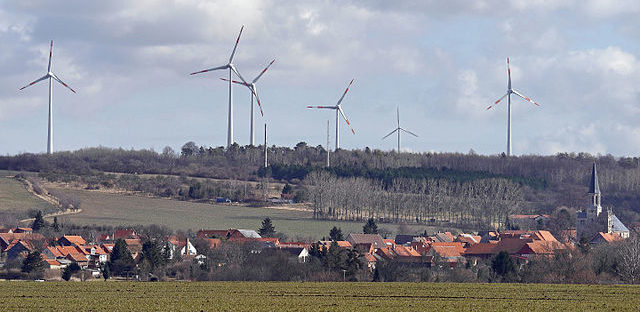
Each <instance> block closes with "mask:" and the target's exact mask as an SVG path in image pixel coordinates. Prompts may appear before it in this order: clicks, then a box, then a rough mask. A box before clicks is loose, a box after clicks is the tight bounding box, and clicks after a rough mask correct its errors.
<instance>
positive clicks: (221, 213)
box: [52, 188, 433, 239]
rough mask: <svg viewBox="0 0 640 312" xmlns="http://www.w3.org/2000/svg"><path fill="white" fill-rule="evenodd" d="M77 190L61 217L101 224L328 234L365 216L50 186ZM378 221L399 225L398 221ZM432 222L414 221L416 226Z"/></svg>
mask: <svg viewBox="0 0 640 312" xmlns="http://www.w3.org/2000/svg"><path fill="white" fill-rule="evenodd" d="M52 189H53V190H59V191H64V192H65V193H67V194H69V195H73V196H76V197H77V198H78V199H79V200H80V201H81V202H82V206H81V208H82V212H80V213H78V214H75V215H69V216H64V217H60V218H59V219H60V220H61V221H62V222H63V223H69V222H70V223H76V224H99V225H114V226H117V225H136V224H142V225H148V224H164V225H167V226H169V227H171V228H173V229H176V230H187V229H192V230H199V229H202V228H218V229H227V228H245V229H258V228H259V227H260V224H261V222H262V220H263V219H264V218H265V217H270V218H271V219H272V220H273V224H274V225H275V227H276V231H278V232H282V233H285V234H287V235H288V236H289V237H290V238H291V239H295V238H297V237H300V238H308V237H311V238H314V239H319V238H321V237H322V236H327V235H328V234H329V230H330V229H331V228H332V227H333V226H334V225H335V226H338V227H341V228H342V231H343V233H350V232H354V233H359V232H361V231H362V226H363V224H364V222H347V221H329V220H314V219H313V218H312V216H313V213H312V212H311V211H300V210H284V209H267V208H255V207H246V206H237V205H217V204H206V203H195V202H186V201H178V200H169V199H161V198H151V197H143V196H131V195H123V194H108V193H102V192H93V191H87V190H76V189H65V188H52ZM379 226H380V227H384V228H387V229H389V230H390V231H393V233H394V234H395V232H396V231H397V227H398V225H392V224H382V225H379ZM425 229H429V230H430V231H431V230H433V228H429V227H426V226H415V230H416V231H424V230H425Z"/></svg>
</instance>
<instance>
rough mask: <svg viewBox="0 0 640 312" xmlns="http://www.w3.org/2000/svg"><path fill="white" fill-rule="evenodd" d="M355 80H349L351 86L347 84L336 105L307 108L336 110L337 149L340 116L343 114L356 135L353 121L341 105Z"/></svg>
mask: <svg viewBox="0 0 640 312" xmlns="http://www.w3.org/2000/svg"><path fill="white" fill-rule="evenodd" d="M353 80H354V79H351V82H349V86H347V89H346V90H344V93H343V94H342V96H341V97H340V100H338V103H337V104H336V105H335V106H307V108H320V109H333V110H335V111H336V150H338V149H339V148H340V116H342V118H343V119H344V121H345V122H346V123H347V126H349V129H351V133H353V134H354V135H355V134H356V132H355V131H353V128H351V123H350V122H349V119H347V115H345V113H344V111H343V110H342V105H341V103H342V100H344V97H345V95H347V92H349V88H350V87H351V84H353Z"/></svg>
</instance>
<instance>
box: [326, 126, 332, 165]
mask: <svg viewBox="0 0 640 312" xmlns="http://www.w3.org/2000/svg"><path fill="white" fill-rule="evenodd" d="M329 154H331V146H329V119H327V168H329V165H330V164H329Z"/></svg>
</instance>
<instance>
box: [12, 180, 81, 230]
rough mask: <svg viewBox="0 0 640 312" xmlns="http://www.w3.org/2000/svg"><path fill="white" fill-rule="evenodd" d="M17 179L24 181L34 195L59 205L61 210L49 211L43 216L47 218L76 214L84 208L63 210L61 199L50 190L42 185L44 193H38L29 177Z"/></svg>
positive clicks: (28, 220)
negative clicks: (50, 192)
mask: <svg viewBox="0 0 640 312" xmlns="http://www.w3.org/2000/svg"><path fill="white" fill-rule="evenodd" d="M16 180H18V181H20V182H22V183H24V185H25V186H26V188H27V191H28V192H29V193H31V194H32V195H34V196H36V197H38V198H40V199H42V200H44V201H46V202H47V203H49V204H51V205H53V206H54V207H57V208H58V209H59V211H57V212H52V213H48V214H45V215H43V216H42V217H43V218H45V219H47V218H53V217H57V216H64V215H70V214H76V213H80V212H82V209H67V210H62V206H61V205H60V201H59V200H58V199H57V198H56V197H55V196H53V195H51V194H49V192H47V190H46V189H45V188H44V187H42V186H41V187H42V190H43V194H38V193H37V192H36V191H35V190H34V188H33V183H31V181H29V179H22V178H16ZM33 220H35V218H27V219H22V220H20V221H19V222H20V223H25V222H31V221H33Z"/></svg>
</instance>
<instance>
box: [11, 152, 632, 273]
mask: <svg viewBox="0 0 640 312" xmlns="http://www.w3.org/2000/svg"><path fill="white" fill-rule="evenodd" d="M601 195H602V194H601V192H600V186H599V181H598V174H597V169H596V166H595V164H594V165H593V168H592V174H591V179H590V186H589V192H588V198H589V200H590V204H589V205H587V207H586V208H585V209H583V210H582V211H577V212H576V215H575V216H576V218H575V224H574V225H573V226H572V225H568V228H566V229H559V230H558V229H556V230H555V231H554V232H555V233H556V235H555V236H554V235H553V234H552V233H551V231H549V230H547V229H546V228H547V227H548V226H547V225H548V223H549V222H550V218H551V217H550V216H549V215H545V214H540V215H536V214H534V215H522V214H519V215H510V216H509V222H508V227H509V228H507V229H503V230H499V231H497V230H496V231H491V230H487V231H479V232H469V233H464V232H459V233H455V234H454V233H452V232H450V231H437V232H435V233H427V232H426V231H425V232H424V233H420V234H405V233H398V234H397V235H395V237H394V238H391V237H383V236H382V235H380V234H378V225H377V223H376V220H375V219H373V218H370V219H369V220H367V222H366V223H365V225H364V226H363V231H362V233H349V234H348V235H346V236H345V235H343V233H342V230H341V229H340V228H337V227H335V226H334V227H333V229H331V231H330V232H329V236H328V238H326V237H324V238H323V239H322V240H318V241H305V242H297V241H287V240H281V239H280V238H278V237H276V236H277V235H276V232H275V227H274V225H273V224H272V221H271V219H270V218H265V219H264V220H263V222H262V227H261V228H260V229H259V230H257V231H256V230H252V229H200V230H199V231H197V232H195V233H191V232H188V233H184V232H175V233H171V231H170V230H168V229H166V228H164V229H163V228H162V227H159V226H156V227H154V226H151V227H150V228H148V229H146V230H143V232H145V233H137V232H136V230H135V229H133V228H127V227H121V228H115V229H113V230H106V231H102V232H100V231H99V229H98V230H96V229H94V231H93V232H91V235H90V236H91V237H83V236H82V235H79V232H81V231H80V230H78V233H73V232H74V230H73V229H71V230H66V231H65V233H64V234H63V235H60V236H57V235H56V233H60V225H59V224H57V219H56V220H55V223H54V224H53V225H48V224H46V223H45V222H44V220H43V219H42V218H41V216H40V218H39V217H36V219H35V220H34V221H33V226H32V227H33V228H32V227H15V228H5V229H0V251H2V253H1V255H0V265H1V267H2V269H4V270H5V273H4V277H5V278H37V279H43V278H44V279H51V280H59V279H65V280H70V279H72V278H75V279H80V280H87V279H99V278H104V279H105V280H106V279H108V278H111V277H117V278H124V279H136V280H158V279H159V277H158V276H156V275H155V274H157V272H158V270H157V269H158V268H159V267H165V266H167V265H169V264H172V266H173V267H180V264H181V263H185V264H186V265H188V266H190V265H194V266H195V268H196V269H198V268H199V269H201V270H202V271H203V272H205V271H207V272H210V271H211V268H221V267H222V268H224V267H235V268H238V266H242V265H243V262H242V261H241V260H238V259H239V258H238V257H237V256H229V255H228V254H229V253H231V254H233V253H237V252H245V255H244V258H246V257H247V255H252V256H253V257H255V258H256V261H258V262H261V261H271V260H265V259H266V258H268V257H267V256H263V255H269V256H273V255H274V254H276V255H279V256H280V257H285V258H286V259H285V260H282V259H280V260H278V261H280V262H281V264H283V265H285V266H286V265H288V264H293V263H297V264H305V263H310V262H314V261H313V259H316V260H317V261H316V262H317V263H320V264H321V265H320V266H319V267H318V268H322V270H327V271H333V273H336V272H338V273H339V272H340V271H342V273H343V279H345V280H346V277H347V272H349V277H350V280H363V279H365V280H366V279H368V278H374V279H375V276H377V275H376V274H379V272H377V271H378V270H377V268H378V267H379V266H380V264H385V263H393V264H394V265H400V266H407V267H412V268H434V267H437V268H439V269H443V268H450V269H455V268H466V269H469V268H473V267H476V266H478V264H479V263H485V264H486V263H488V262H492V265H493V266H494V267H493V269H494V270H496V268H495V266H496V264H495V261H496V259H498V258H500V257H502V258H504V259H506V260H504V259H503V260H500V261H508V262H510V263H513V264H519V265H525V264H527V263H528V262H529V261H531V260H536V259H552V258H553V257H554V256H555V255H557V254H559V253H562V252H572V251H573V250H575V249H580V250H582V251H584V252H587V251H588V250H589V249H590V248H597V247H598V246H600V245H615V244H618V243H621V242H623V241H624V240H625V239H627V238H629V237H630V236H631V234H633V236H637V232H638V230H640V224H637V223H634V224H632V226H631V228H632V231H631V230H629V229H628V228H627V227H626V226H625V225H624V224H622V222H620V220H619V219H618V218H617V217H616V216H615V214H613V213H612V211H611V209H610V208H608V209H603V208H602V206H601ZM565 212H566V211H565ZM569 219H571V218H569ZM150 229H155V230H156V231H152V230H150ZM158 229H162V230H160V231H157V230H158ZM43 233H44V234H43ZM385 236H388V235H386V234H385ZM556 236H557V237H556ZM220 250H225V252H226V254H225V255H218V256H215V255H214V254H215V253H212V252H215V251H220ZM625 256H628V255H625ZM632 256H633V255H632ZM269 259H271V258H269ZM317 263H316V264H317ZM244 264H245V265H246V261H245V262H244ZM318 268H315V270H318ZM240 269H242V268H240ZM192 271H193V268H191V269H190V272H192ZM12 272H13V273H14V274H12ZM162 274H163V275H164V276H163V278H165V279H170V278H173V279H190V278H193V274H188V275H187V274H182V275H180V274H173V275H172V274H167V272H166V270H164V271H162ZM236 278H237V277H236Z"/></svg>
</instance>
